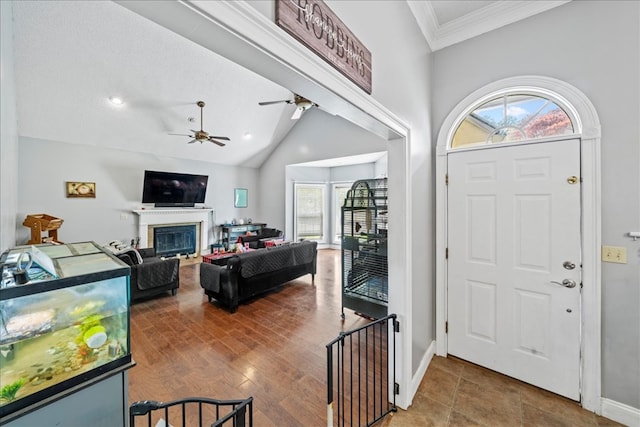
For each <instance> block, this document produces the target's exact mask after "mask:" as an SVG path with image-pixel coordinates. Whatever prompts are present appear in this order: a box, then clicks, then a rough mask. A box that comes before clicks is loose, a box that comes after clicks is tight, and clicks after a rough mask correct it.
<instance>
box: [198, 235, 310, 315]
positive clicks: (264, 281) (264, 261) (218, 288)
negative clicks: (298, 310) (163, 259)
mask: <svg viewBox="0 0 640 427" xmlns="http://www.w3.org/2000/svg"><path fill="white" fill-rule="evenodd" d="M317 249H318V244H317V242H312V241H304V242H299V243H288V244H284V245H282V246H276V247H273V248H264V249H258V250H255V251H252V252H246V253H242V254H239V255H234V256H232V257H231V258H229V259H228V261H227V264H226V265H222V266H220V265H214V264H208V263H202V264H200V286H202V288H203V289H204V293H205V294H206V295H207V296H208V297H209V302H212V301H213V300H214V299H215V300H217V301H218V302H219V303H221V304H223V305H224V306H226V307H227V308H228V309H229V310H230V311H231V312H232V313H235V312H236V311H237V309H238V305H239V303H240V302H242V301H246V300H248V299H250V298H253V297H255V296H256V295H259V294H262V293H264V292H268V291H270V290H272V289H275V288H278V287H280V286H282V285H283V284H285V283H286V282H289V281H291V280H294V279H297V278H298V277H300V276H304V275H305V274H311V280H312V281H313V279H314V277H315V274H316V259H317V253H318V252H317Z"/></svg>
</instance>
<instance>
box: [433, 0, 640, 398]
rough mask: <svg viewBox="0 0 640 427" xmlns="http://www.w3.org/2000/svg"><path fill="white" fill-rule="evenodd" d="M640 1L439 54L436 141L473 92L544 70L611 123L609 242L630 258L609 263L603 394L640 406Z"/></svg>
mask: <svg viewBox="0 0 640 427" xmlns="http://www.w3.org/2000/svg"><path fill="white" fill-rule="evenodd" d="M639 27H640V3H639V2H631V1H572V2H570V3H568V4H566V5H563V6H561V7H559V8H556V9H553V10H551V11H548V12H545V13H542V14H540V15H537V16H534V17H532V18H529V19H527V20H524V21H521V22H519V23H516V24H512V25H509V26H507V27H504V28H501V29H498V30H496V31H492V32H490V33H487V34H484V35H482V36H480V37H477V38H475V39H472V40H469V41H466V42H463V43H460V44H457V45H454V46H451V47H448V48H445V49H443V50H440V51H437V52H435V54H434V57H433V81H432V84H433V123H434V130H433V134H432V135H433V140H434V141H435V140H436V136H437V132H438V131H439V127H440V125H441V124H442V122H443V120H444V118H445V117H446V115H447V114H448V113H449V112H450V111H451V110H452V109H453V107H454V106H455V105H456V104H457V103H458V102H459V101H460V100H461V99H462V98H464V97H465V96H466V95H468V94H469V93H471V92H473V91H474V90H476V89H478V88H480V87H482V86H484V85H486V84H488V83H490V82H492V81H495V80H499V79H502V78H506V77H512V76H518V75H531V74H535V75H545V76H550V77H554V78H557V79H560V80H563V81H566V82H568V83H570V84H571V85H573V86H575V87H577V88H578V89H580V90H581V91H582V92H584V93H585V95H586V96H587V97H588V98H589V99H590V100H591V102H592V103H593V104H594V106H595V108H596V110H597V111H598V114H599V116H600V121H601V124H602V243H603V244H605V245H613V246H623V247H626V248H627V251H628V263H627V264H626V265H624V264H608V263H603V265H602V315H603V317H602V338H603V348H602V362H603V371H602V374H603V378H602V379H603V381H602V387H603V390H602V391H603V397H605V398H609V399H612V400H614V401H617V402H621V403H624V404H627V405H630V406H632V407H634V408H640V362H639V360H640V310H639V307H640V268H639V265H640V249H639V248H640V242H638V241H636V242H634V241H632V240H631V239H629V238H628V237H625V234H626V233H627V232H629V231H637V230H638V229H640V173H639V170H640V168H639V167H638V164H639V162H640V143H639V141H640V132H639V127H638V122H639V121H640V83H639V80H640V66H639V61H640V34H639V30H638V28H639Z"/></svg>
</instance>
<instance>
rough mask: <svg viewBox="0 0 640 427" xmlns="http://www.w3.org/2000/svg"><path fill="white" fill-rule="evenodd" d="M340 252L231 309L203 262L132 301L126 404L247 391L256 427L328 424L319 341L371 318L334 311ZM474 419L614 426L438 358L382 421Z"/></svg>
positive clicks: (391, 424)
mask: <svg viewBox="0 0 640 427" xmlns="http://www.w3.org/2000/svg"><path fill="white" fill-rule="evenodd" d="M339 255H340V252H339V251H335V250H321V251H319V255H318V256H319V258H318V270H319V271H318V274H317V275H316V279H315V284H312V283H311V276H309V275H308V276H304V277H302V278H300V279H298V280H295V281H293V282H290V283H289V284H287V285H285V286H284V287H283V288H281V289H280V290H279V291H277V292H273V293H270V294H267V295H265V296H263V297H261V298H258V299H255V300H253V301H251V302H249V303H245V304H241V305H240V307H239V309H238V312H237V313H235V314H230V313H229V312H228V311H227V310H225V309H223V308H221V307H218V306H216V305H215V304H210V303H209V302H207V298H206V297H204V295H203V292H202V288H201V287H200V284H199V264H192V265H185V266H182V267H181V268H180V290H179V292H178V294H177V296H170V295H169V293H167V296H165V297H158V298H155V299H151V300H148V301H143V302H140V303H137V304H134V305H133V306H132V308H131V347H132V353H133V358H134V360H135V362H136V363H137V365H136V366H135V367H134V368H132V369H131V370H130V371H129V401H130V402H133V401H137V400H145V399H151V400H159V401H169V400H174V399H180V398H184V397H190V396H203V397H211V398H216V399H241V398H245V397H249V396H253V398H254V399H255V400H254V425H255V426H257V427H269V426H278V427H283V426H287V427H290V426H323V425H327V421H326V411H327V410H326V349H325V344H326V343H328V342H330V341H331V340H332V339H333V338H335V337H336V336H337V335H338V334H339V332H340V331H342V330H350V329H353V328H355V327H358V326H362V325H364V324H366V323H368V320H366V319H363V318H362V317H359V316H357V315H355V314H354V313H353V312H351V311H349V310H345V311H346V313H347V315H346V319H345V321H344V322H343V321H342V319H341V317H340V313H341V303H340V284H341V275H340V268H341V264H340V257H339ZM152 425H155V420H154V422H153V424H152ZM188 425H192V424H188ZM205 425H209V424H205ZM470 425H474V426H528V425H539V426H552V425H553V426H574V425H584V426H592V427H593V426H598V425H600V426H613V425H616V423H613V422H612V421H610V420H607V419H605V418H602V417H597V416H595V415H594V414H592V413H590V412H588V411H585V410H583V409H581V408H580V407H579V405H577V404H576V403H575V402H571V401H568V400H566V399H563V398H561V397H558V396H556V395H553V394H551V393H548V392H546V391H543V390H539V389H537V388H535V387H532V386H529V385H526V384H523V383H520V382H518V381H516V380H513V379H510V378H508V377H505V376H503V375H500V374H498V373H495V372H492V371H489V370H487V369H484V368H481V367H478V366H476V365H472V364H470V363H467V362H463V361H460V360H457V359H455V358H446V359H445V358H440V357H435V358H434V359H433V361H432V362H431V364H430V365H429V369H428V370H427V374H426V375H425V378H424V380H423V381H422V384H421V385H420V388H419V389H418V392H417V394H416V396H415V398H414V402H413V405H412V406H411V407H410V408H409V410H408V411H403V410H399V412H397V413H396V414H394V415H393V416H390V417H386V418H385V419H384V420H383V422H381V423H380V426H381V427H396V426H397V427H409V426H419V427H422V426H470Z"/></svg>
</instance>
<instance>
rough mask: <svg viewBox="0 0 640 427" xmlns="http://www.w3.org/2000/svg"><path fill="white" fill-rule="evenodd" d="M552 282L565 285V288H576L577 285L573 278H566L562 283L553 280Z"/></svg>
mask: <svg viewBox="0 0 640 427" xmlns="http://www.w3.org/2000/svg"><path fill="white" fill-rule="evenodd" d="M551 283H555V284H556V285H560V286H564V287H565V288H575V287H576V282H575V281H574V280H571V279H564V280H563V281H562V283H560V282H556V281H553V280H552V281H551Z"/></svg>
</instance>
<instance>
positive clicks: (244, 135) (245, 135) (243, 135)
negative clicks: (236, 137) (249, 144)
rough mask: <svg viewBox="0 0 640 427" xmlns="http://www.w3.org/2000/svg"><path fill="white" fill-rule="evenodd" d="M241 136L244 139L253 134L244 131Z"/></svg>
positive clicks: (249, 137)
mask: <svg viewBox="0 0 640 427" xmlns="http://www.w3.org/2000/svg"><path fill="white" fill-rule="evenodd" d="M242 137H243V138H244V139H251V138H252V137H253V135H251V133H250V132H245V133H243V134H242Z"/></svg>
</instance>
